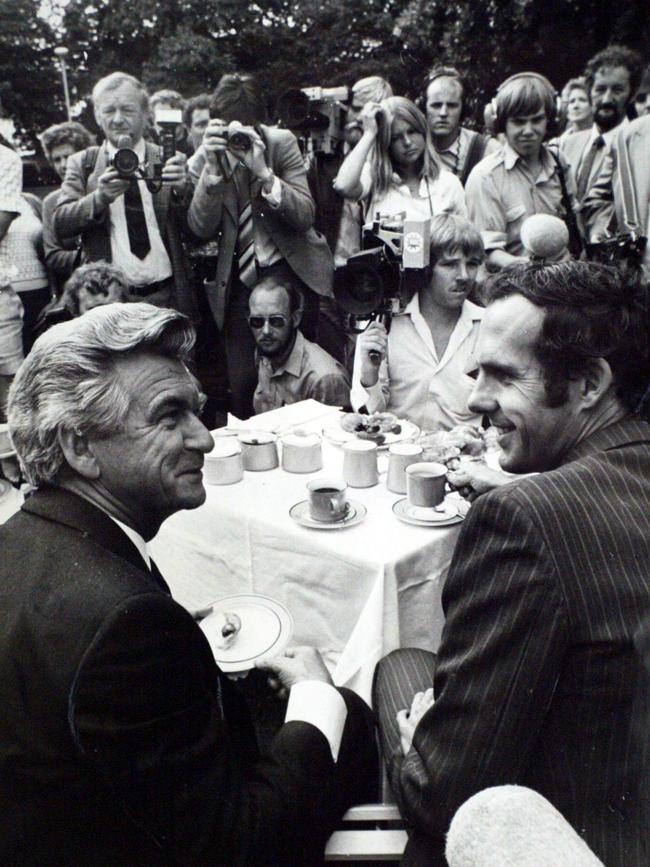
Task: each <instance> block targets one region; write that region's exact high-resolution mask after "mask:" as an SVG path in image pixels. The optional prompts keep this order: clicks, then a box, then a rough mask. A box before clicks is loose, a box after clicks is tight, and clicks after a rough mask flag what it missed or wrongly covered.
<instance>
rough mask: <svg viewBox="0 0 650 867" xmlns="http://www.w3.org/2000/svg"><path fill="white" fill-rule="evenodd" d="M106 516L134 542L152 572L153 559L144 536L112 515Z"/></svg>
mask: <svg viewBox="0 0 650 867" xmlns="http://www.w3.org/2000/svg"><path fill="white" fill-rule="evenodd" d="M102 511H103V510H102ZM106 514H107V515H108V517H109V518H110V519H111V520H112V521H114V522H115V523H116V524H117V526H118V527H119V528H120V530H122V532H123V533H126V535H127V536H128V537H129V539H130V540H131V541H132V542H133V544H134V545H135V547H136V548H137V549H138V552H139V554H140V556H141V557H142V559H143V560H144V562H145V563H146V564H147V569H149V571H151V557H150V556H149V551H148V549H147V543H146V542H145V541H144V539H143V538H142V536H141V535H140V534H139V533H138V532H136V530H134V529H133V528H132V527H129V526H128V525H127V524H123V523H122V522H121V521H118V520H117V518H114V517H113V515H110V514H109V513H108V512H106Z"/></svg>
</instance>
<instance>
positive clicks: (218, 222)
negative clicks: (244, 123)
mask: <svg viewBox="0 0 650 867" xmlns="http://www.w3.org/2000/svg"><path fill="white" fill-rule="evenodd" d="M261 129H262V133H263V135H264V140H265V142H266V148H267V149H266V162H267V165H268V166H269V167H270V168H271V169H272V170H273V172H274V173H275V175H276V177H277V178H279V179H280V184H281V186H282V199H281V204H280V206H279V208H272V207H271V206H270V205H269V204H268V202H267V201H266V199H265V198H264V197H263V196H262V193H261V190H262V184H261V183H260V182H259V181H258V180H254V181H253V182H252V183H251V187H250V190H251V204H252V207H253V224H254V225H255V224H257V223H258V222H259V221H264V226H265V227H266V229H267V231H268V233H269V235H270V236H271V239H272V240H273V242H274V243H275V245H276V246H277V248H278V250H279V251H280V253H281V254H282V256H283V258H284V259H286V261H287V262H288V264H289V265H290V267H291V268H292V269H293V271H295V273H296V274H297V275H298V277H300V279H301V280H302V281H303V282H304V283H306V284H307V286H309V288H310V289H313V291H314V292H317V293H318V294H319V295H331V294H332V280H333V274H334V260H333V258H332V254H331V252H330V249H329V247H328V246H327V241H326V240H325V238H324V237H323V235H321V234H320V233H319V232H316V230H315V229H314V201H313V199H312V197H311V194H310V192H309V185H308V184H307V175H306V172H305V164H304V161H303V158H302V155H301V153H300V149H299V148H298V143H297V141H296V137H295V136H294V135H293V133H291V132H289V130H286V129H277V128H276V127H268V126H262V127H261ZM204 166H205V156H204V155H203V151H202V150H199V151H198V152H197V153H196V154H195V155H194V156H193V157H192V159H191V160H190V176H191V177H192V180H193V182H194V184H195V190H194V196H193V198H192V202H191V204H190V207H189V211H188V215H187V220H188V223H189V227H190V229H191V230H192V232H194V234H195V235H197V236H198V237H199V238H202V239H203V240H210V239H213V238H218V239H219V257H218V259H217V271H216V275H215V279H214V282H211V283H210V284H208V285H207V286H206V289H207V292H208V300H209V302H210V308H211V309H212V313H213V315H214V318H215V321H216V323H217V325H218V326H219V327H220V328H222V327H223V322H224V312H225V309H226V306H227V305H228V300H229V298H228V296H229V292H230V272H231V268H232V260H233V255H234V252H235V247H236V243H237V230H238V219H239V205H238V199H237V183H242V182H246V181H247V176H248V173H247V171H246V170H245V169H242V168H238V169H237V174H239V177H237V176H236V177H235V178H234V179H233V180H230V181H228V182H226V181H225V180H224V179H223V178H220V179H219V180H218V181H217V183H216V184H211V183H210V181H209V178H208V175H207V173H206V172H204V171H203V168H204Z"/></svg>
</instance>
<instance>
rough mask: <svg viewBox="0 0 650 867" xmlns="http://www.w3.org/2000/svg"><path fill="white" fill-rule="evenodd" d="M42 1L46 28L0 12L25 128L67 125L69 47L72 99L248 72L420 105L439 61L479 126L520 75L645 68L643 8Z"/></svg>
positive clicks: (513, 1)
mask: <svg viewBox="0 0 650 867" xmlns="http://www.w3.org/2000/svg"><path fill="white" fill-rule="evenodd" d="M46 2H49V4H50V6H49V7H46V8H48V9H49V13H50V14H49V18H48V21H49V23H46V22H45V21H44V20H42V19H40V18H38V16H37V14H36V9H37V8H38V4H37V3H35V2H34V0H2V5H1V6H0V34H1V35H0V44H1V45H2V47H3V49H4V51H3V52H2V55H1V56H0V95H1V96H2V98H3V102H4V104H5V107H6V109H8V110H9V111H10V112H11V113H12V114H13V115H14V116H15V118H16V120H17V122H18V123H19V124H21V125H22V127H23V128H24V129H30V128H32V129H33V128H34V126H38V127H40V128H42V127H43V126H44V125H45V124H46V123H49V122H52V121H54V120H61V119H63V116H64V115H63V106H62V94H61V84H60V77H59V73H58V69H57V67H56V65H55V62H54V58H53V56H52V49H53V47H54V45H55V44H57V42H58V43H60V44H64V45H66V46H67V47H68V48H69V50H70V58H69V75H70V81H71V85H72V90H73V99H74V98H85V97H87V96H88V95H89V93H90V90H91V89H92V85H93V83H94V82H95V81H96V80H97V79H98V78H99V77H100V76H102V75H104V74H106V73H108V72H111V71H113V70H116V69H122V70H125V71H127V72H131V73H133V74H134V75H136V76H138V77H140V78H142V79H143V80H144V81H145V83H146V84H147V85H148V86H149V87H150V88H151V89H157V88H160V87H174V88H176V89H178V90H180V91H181V92H182V93H183V94H184V95H186V96H191V95H193V94H195V93H198V92H200V91H202V90H210V89H212V88H213V87H214V86H215V84H216V83H217V81H218V80H219V78H220V76H221V75H222V74H223V73H224V72H227V71H233V70H245V71H250V72H254V73H256V74H257V75H258V77H259V78H260V80H261V83H262V85H263V87H264V88H265V90H266V92H267V93H268V95H269V99H270V102H271V103H272V102H273V100H274V99H275V98H276V97H277V96H278V95H279V94H280V93H282V91H283V90H285V89H286V88H287V87H289V86H294V87H295V86H305V85H315V84H322V85H334V84H341V83H351V82H353V81H354V80H355V79H357V78H360V77H362V76H363V75H369V74H373V73H380V74H383V75H385V76H386V77H387V78H388V79H389V80H391V82H392V83H393V85H394V87H395V90H396V91H397V92H400V93H407V94H408V95H411V96H414V95H416V94H417V93H418V92H419V91H420V89H421V85H422V82H423V80H424V77H425V74H426V71H427V70H428V69H429V68H430V67H431V65H432V64H433V63H437V62H446V63H453V64H454V65H456V66H458V67H459V68H460V69H461V70H462V71H463V72H464V73H465V74H466V76H467V78H468V81H469V84H470V92H471V93H472V94H473V98H472V107H473V109H474V115H475V119H476V120H478V121H480V118H481V111H480V108H481V106H482V105H483V103H484V102H485V100H486V99H487V98H489V97H490V96H492V95H493V94H494V91H495V89H496V87H497V85H498V84H499V82H500V81H502V80H503V79H504V78H505V77H506V76H507V75H510V74H511V73H513V72H515V71H517V70H522V69H534V70H537V71H539V72H543V73H545V74H547V75H548V76H549V77H550V78H551V80H552V81H553V82H554V83H555V84H556V85H557V86H558V87H560V86H561V85H562V84H563V83H564V81H566V80H567V79H568V78H570V77H572V76H574V75H576V74H579V73H580V72H581V70H582V69H583V68H584V64H585V62H586V60H587V59H588V58H589V56H591V55H592V54H593V53H594V52H595V51H598V50H599V49H601V48H603V47H604V46H605V45H607V44H608V43H609V42H613V41H618V42H622V43H624V44H628V45H631V46H633V47H637V48H639V49H641V50H642V52H643V53H644V54H645V55H646V57H647V59H648V60H650V16H648V9H647V0H626V3H625V4H612V3H611V0H481V2H477V0H126V2H120V3H116V2H115V0H69V2H65V0H46ZM57 4H60V5H57ZM41 8H43V7H42V6H41ZM85 117H86V119H88V115H86V116H85Z"/></svg>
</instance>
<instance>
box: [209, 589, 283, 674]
mask: <svg viewBox="0 0 650 867" xmlns="http://www.w3.org/2000/svg"><path fill="white" fill-rule="evenodd" d="M199 626H200V628H201V629H202V630H203V632H204V634H205V637H206V638H207V639H208V643H209V644H210V648H211V650H212V653H213V654H214V658H215V660H216V662H217V664H218V665H219V668H221V670H222V671H224V672H226V674H231V673H233V674H234V673H241V672H244V671H249V670H250V669H251V668H253V666H254V665H255V660H257V659H259V658H260V657H262V656H275V655H277V654H278V653H282V651H283V650H284V649H285V647H286V646H287V644H288V643H289V641H290V640H291V636H292V634H293V619H292V617H291V614H289V612H288V611H287V609H286V608H285V607H284V605H282V604H281V603H280V602H277V601H276V600H275V599H271V598H269V597H268V596H258V595H257V594H253V593H251V594H239V595H237V596H226V597H224V598H223V599H219V600H218V601H217V602H215V603H214V605H213V606H212V611H211V613H210V614H208V616H207V617H204V618H203V620H201V622H200V623H199Z"/></svg>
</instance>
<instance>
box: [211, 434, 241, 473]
mask: <svg viewBox="0 0 650 867" xmlns="http://www.w3.org/2000/svg"><path fill="white" fill-rule="evenodd" d="M203 476H204V478H205V480H206V482H207V483H208V484H209V485H233V484H234V483H235V482H241V480H242V479H243V477H244V464H243V461H242V455H241V447H240V445H239V442H238V440H237V439H234V438H233V437H228V438H226V439H222V440H217V442H215V444H214V448H213V449H212V451H211V452H209V453H208V454H207V455H206V456H205V462H204V464H203Z"/></svg>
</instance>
